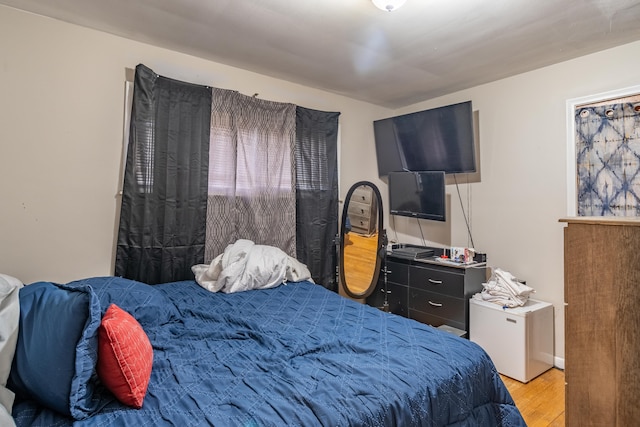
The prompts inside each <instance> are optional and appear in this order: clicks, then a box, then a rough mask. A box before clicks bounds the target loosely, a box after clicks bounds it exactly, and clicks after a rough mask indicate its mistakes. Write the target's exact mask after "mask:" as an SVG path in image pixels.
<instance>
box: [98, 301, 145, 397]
mask: <svg viewBox="0 0 640 427" xmlns="http://www.w3.org/2000/svg"><path fill="white" fill-rule="evenodd" d="M152 364H153V348H152V347H151V343H150V342H149V338H148V337H147V334H146V333H145V332H144V330H143V329H142V326H140V324H139V323H138V321H137V320H136V319H134V318H133V316H131V315H130V314H129V313H127V312H126V311H124V310H123V309H121V308H120V307H118V306H117V305H115V304H111V305H110V306H109V308H108V309H107V312H106V313H105V314H104V317H103V318H102V323H101V324H100V329H99V331H98V366H97V370H98V377H99V378H100V380H101V381H102V383H103V384H104V385H105V386H106V387H107V388H108V389H109V390H110V391H111V392H112V393H113V394H114V395H115V396H116V398H117V399H118V400H119V401H120V402H122V403H124V404H125V405H128V406H131V407H134V408H137V409H140V408H141V407H142V401H143V400H144V396H145V395H146V394H147V387H148V385H149V378H151V365H152Z"/></svg>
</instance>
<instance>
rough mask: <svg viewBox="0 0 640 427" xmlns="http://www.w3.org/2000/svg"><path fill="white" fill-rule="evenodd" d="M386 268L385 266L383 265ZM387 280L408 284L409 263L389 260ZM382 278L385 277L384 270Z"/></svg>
mask: <svg viewBox="0 0 640 427" xmlns="http://www.w3.org/2000/svg"><path fill="white" fill-rule="evenodd" d="M383 268H384V266H383ZM387 272H388V273H387V281H388V282H394V283H399V284H401V285H405V286H406V285H407V282H408V281H409V265H407V264H401V263H399V262H393V261H387ZM380 278H381V279H384V272H382V273H380Z"/></svg>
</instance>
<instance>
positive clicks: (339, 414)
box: [13, 282, 525, 427]
mask: <svg viewBox="0 0 640 427" xmlns="http://www.w3.org/2000/svg"><path fill="white" fill-rule="evenodd" d="M155 289H157V290H159V291H160V292H161V293H162V294H164V295H165V296H166V297H167V298H166V300H167V306H166V307H165V309H164V310H162V312H158V315H159V316H162V317H166V321H163V322H159V323H158V324H156V325H152V326H145V331H146V332H147V335H148V336H149V339H150V341H151V343H152V345H153V349H154V363H153V371H152V375H151V382H150V384H149V388H148V393H147V396H146V398H145V401H144V406H143V408H142V409H140V410H135V409H130V408H127V407H124V406H123V405H121V404H120V403H118V402H117V401H113V402H112V403H110V404H108V405H107V406H106V407H104V408H103V409H102V410H101V411H100V412H99V413H98V414H96V415H94V416H92V417H90V418H88V419H86V420H84V421H81V422H80V421H76V422H75V423H74V422H73V420H71V419H68V418H65V417H64V416H61V415H58V414H56V413H55V412H53V411H50V410H47V409H43V408H41V407H38V406H37V405H35V404H34V403H33V402H29V401H25V402H17V404H16V405H15V407H14V411H13V415H14V418H15V420H16V423H17V425H18V426H27V425H29V426H30V425H33V426H65V425H72V424H74V425H82V426H85V425H86V426H114V425H118V426H123V425H127V426H136V427H140V426H163V425H175V426H242V427H245V426H247V427H254V426H255V427H262V426H265V427H266V426H381V427H382V426H403V427H404V426H445V425H454V426H524V425H525V423H524V421H523V419H522V417H521V415H520V413H519V411H518V409H517V408H516V407H515V405H514V403H513V401H512V399H511V397H510V395H509V393H508V391H507V389H506V388H505V386H504V384H503V383H502V381H501V379H500V376H499V375H498V373H497V372H496V370H495V368H494V366H493V364H492V362H491V360H490V359H489V357H488V356H487V355H486V353H485V352H484V351H483V350H482V349H481V348H480V347H478V346H477V345H476V344H474V343H472V342H470V341H468V340H465V339H461V338H458V337H456V336H454V335H452V334H448V333H446V332H442V331H440V330H437V329H435V328H432V327H430V326H427V325H423V324H421V323H418V322H416V321H413V320H409V319H405V318H403V317H399V316H396V315H393V314H388V313H384V312H382V311H380V310H378V309H375V308H372V307H369V306H366V305H362V304H357V303H355V302H352V301H350V300H348V299H345V298H342V297H340V296H338V295H337V294H335V293H333V292H330V291H327V290H326V289H324V288H323V287H321V286H318V285H315V284H312V283H309V282H300V283H291V284H287V285H281V286H279V287H277V288H273V289H266V290H251V291H247V292H240V293H234V294H219V293H211V292H209V291H207V290H205V289H203V288H201V287H200V286H198V285H197V284H196V283H195V282H177V283H171V284H164V285H158V286H156V287H155Z"/></svg>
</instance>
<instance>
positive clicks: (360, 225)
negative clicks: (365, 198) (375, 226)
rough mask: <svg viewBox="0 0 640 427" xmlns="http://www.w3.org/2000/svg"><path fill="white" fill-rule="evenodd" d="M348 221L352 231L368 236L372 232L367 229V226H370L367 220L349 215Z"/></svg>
mask: <svg viewBox="0 0 640 427" xmlns="http://www.w3.org/2000/svg"><path fill="white" fill-rule="evenodd" d="M349 221H351V228H352V230H353V231H356V232H360V233H364V234H369V233H370V232H371V231H372V230H371V229H370V228H369V225H370V221H369V218H364V217H361V216H351V215H350V216H349Z"/></svg>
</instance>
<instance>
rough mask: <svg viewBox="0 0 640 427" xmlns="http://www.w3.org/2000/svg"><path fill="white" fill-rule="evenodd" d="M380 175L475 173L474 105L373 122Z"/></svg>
mask: <svg viewBox="0 0 640 427" xmlns="http://www.w3.org/2000/svg"><path fill="white" fill-rule="evenodd" d="M373 131H374V135H375V144H376V154H377V157H378V175H379V176H386V175H388V174H389V172H397V171H444V172H445V173H448V174H452V173H471V172H475V171H476V156H475V146H474V142H473V109H472V105H471V101H466V102H461V103H459V104H453V105H447V106H444V107H439V108H433V109H430V110H424V111H418V112H416V113H410V114H404V115H401V116H396V117H390V118H387V119H382V120H376V121H374V122H373Z"/></svg>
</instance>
